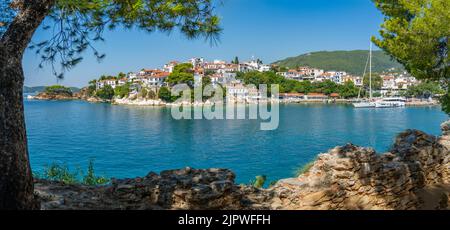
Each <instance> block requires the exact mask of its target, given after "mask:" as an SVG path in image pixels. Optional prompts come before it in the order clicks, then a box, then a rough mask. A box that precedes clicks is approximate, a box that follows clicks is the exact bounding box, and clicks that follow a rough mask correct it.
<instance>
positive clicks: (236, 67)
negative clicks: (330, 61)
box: [95, 58, 420, 102]
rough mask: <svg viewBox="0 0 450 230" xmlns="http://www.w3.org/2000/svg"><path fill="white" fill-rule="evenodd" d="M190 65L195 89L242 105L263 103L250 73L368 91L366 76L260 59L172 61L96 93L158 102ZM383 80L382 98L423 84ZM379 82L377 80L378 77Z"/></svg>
mask: <svg viewBox="0 0 450 230" xmlns="http://www.w3.org/2000/svg"><path fill="white" fill-rule="evenodd" d="M180 64H190V68H191V69H190V73H191V74H193V76H194V77H193V79H194V82H193V86H199V85H200V84H201V82H202V81H204V79H205V78H207V79H208V82H210V84H211V85H212V86H213V87H217V86H219V85H220V86H222V87H224V88H225V89H226V93H227V95H228V100H232V101H238V102H249V101H255V100H258V99H261V97H262V95H259V92H258V90H257V89H256V88H255V87H254V86H253V87H252V86H249V85H246V84H245V82H244V81H243V80H242V79H239V78H238V75H239V74H240V73H241V74H245V73H250V72H258V73H265V72H269V71H272V72H274V71H275V72H276V74H277V75H278V76H282V77H283V78H284V79H287V80H293V81H298V82H311V83H321V82H333V83H335V84H336V85H344V84H345V83H349V82H351V83H352V84H353V85H354V87H356V88H358V89H362V88H364V81H365V80H364V78H363V76H357V75H353V74H350V73H347V72H344V71H325V70H323V69H318V68H312V67H308V66H303V67H298V68H295V69H285V70H283V68H278V66H275V65H268V64H264V63H263V62H262V61H261V60H260V59H255V58H252V59H251V60H250V61H246V62H239V60H238V59H237V58H236V59H235V60H233V61H232V62H226V61H223V60H213V61H207V60H205V59H204V58H192V59H190V60H188V61H186V62H179V61H171V62H169V63H167V64H165V65H164V66H162V67H161V68H157V69H141V70H140V71H137V72H129V73H127V74H119V76H118V77H102V78H101V79H99V80H97V81H96V82H95V88H96V90H101V89H103V88H104V87H105V86H110V87H111V88H112V89H116V88H117V87H121V86H124V85H128V86H129V88H130V91H129V95H124V96H130V97H133V95H138V94H139V92H141V90H142V89H145V91H146V92H149V91H151V92H153V93H152V95H154V96H153V97H154V98H150V99H155V97H157V96H156V95H158V92H159V91H160V89H161V88H162V87H167V88H170V87H171V85H170V84H168V82H167V81H166V80H167V78H168V77H169V76H171V74H172V73H173V72H174V69H175V68H176V66H177V65H180ZM377 77H378V78H379V79H380V81H381V82H380V83H379V84H380V85H379V88H378V89H376V93H377V95H378V96H398V95H402V94H403V93H404V92H405V91H406V90H408V89H409V88H410V87H412V86H415V85H417V84H419V83H420V82H419V81H418V80H416V79H415V78H414V77H412V76H410V75H409V74H408V73H406V72H395V71H393V70H392V71H386V72H384V73H380V74H377ZM374 78H375V77H374ZM341 98H343V96H342V95H340V94H339V93H338V92H331V93H329V94H326V93H323V92H308V93H298V92H281V93H280V99H283V100H285V101H292V100H310V101H312V100H319V101H322V100H328V99H334V100H336V99H341Z"/></svg>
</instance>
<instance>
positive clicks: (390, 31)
mask: <svg viewBox="0 0 450 230" xmlns="http://www.w3.org/2000/svg"><path fill="white" fill-rule="evenodd" d="M374 2H375V5H376V6H377V7H378V9H379V10H380V11H381V12H382V13H383V14H384V16H385V18H384V23H383V24H382V25H381V30H380V37H379V38H378V37H373V38H372V41H373V42H374V43H375V44H376V45H377V46H379V47H380V48H382V49H383V50H384V51H385V52H387V53H388V54H389V55H391V56H392V57H393V58H395V60H397V61H398V62H399V63H401V64H402V65H403V66H404V67H405V69H406V70H407V71H408V72H409V73H411V74H412V75H413V76H414V77H416V78H418V79H421V80H431V81H435V82H439V83H440V84H441V85H442V86H443V88H444V89H447V90H446V93H445V94H444V95H443V96H442V97H441V104H442V108H443V110H444V111H445V112H446V113H450V88H449V83H450V56H449V55H448V45H449V36H450V31H449V25H450V11H449V10H448V9H449V8H450V1H448V0H427V1H423V0H408V1H407V0H399V1H391V0H374Z"/></svg>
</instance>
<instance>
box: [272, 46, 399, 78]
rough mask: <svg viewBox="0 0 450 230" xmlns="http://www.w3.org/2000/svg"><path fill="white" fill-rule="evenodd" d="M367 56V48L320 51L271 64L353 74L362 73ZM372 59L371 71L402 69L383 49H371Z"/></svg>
mask: <svg viewBox="0 0 450 230" xmlns="http://www.w3.org/2000/svg"><path fill="white" fill-rule="evenodd" d="M368 56H369V51H368V50H353V51H320V52H312V53H307V54H302V55H300V56H297V57H290V58H286V59H284V60H280V61H276V62H274V63H273V64H277V65H279V66H283V67H288V68H296V67H301V66H309V67H313V68H319V69H324V70H325V71H331V70H335V71H345V72H348V73H351V74H355V75H362V74H363V73H364V67H365V66H366V62H367V58H368ZM372 59H373V60H372V71H373V72H383V71H388V70H389V69H392V68H394V69H396V70H398V71H403V70H404V69H403V66H402V65H401V64H400V63H398V62H397V61H395V60H392V58H391V57H390V56H389V55H387V54H386V53H384V51H373V54H372Z"/></svg>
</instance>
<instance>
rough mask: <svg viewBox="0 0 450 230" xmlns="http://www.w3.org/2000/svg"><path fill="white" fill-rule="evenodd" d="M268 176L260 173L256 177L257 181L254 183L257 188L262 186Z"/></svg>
mask: <svg viewBox="0 0 450 230" xmlns="http://www.w3.org/2000/svg"><path fill="white" fill-rule="evenodd" d="M266 180H267V177H266V176H265V175H260V176H256V177H255V181H254V182H253V183H252V184H253V186H254V187H255V188H262V187H264V184H265V183H266Z"/></svg>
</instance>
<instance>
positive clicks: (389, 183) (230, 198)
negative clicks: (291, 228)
mask: <svg viewBox="0 0 450 230" xmlns="http://www.w3.org/2000/svg"><path fill="white" fill-rule="evenodd" d="M442 130H443V135H442V136H441V137H439V138H437V137H434V136H430V135H427V134H425V133H423V132H421V131H417V130H408V131H405V132H404V133H401V134H400V135H399V136H398V137H397V138H396V141H395V143H394V145H393V147H392V149H391V151H390V152H388V153H385V154H377V153H376V152H375V151H374V150H373V149H370V148H362V147H357V146H354V145H351V144H348V145H346V146H343V147H337V148H335V149H332V150H330V151H329V152H328V153H325V154H320V155H319V156H318V157H317V160H316V161H315V162H314V164H313V165H312V167H311V168H310V169H309V170H308V171H307V172H306V173H305V174H303V175H301V176H300V177H298V178H291V179H284V180H281V181H279V182H278V183H277V184H276V185H275V186H273V187H271V188H270V189H256V188H253V187H250V186H238V185H236V184H235V181H234V178H235V175H234V174H233V173H232V172H231V171H229V170H226V169H208V170H196V169H191V168H186V169H182V170H172V171H164V172H162V173H161V174H156V173H150V174H149V175H147V176H146V177H143V178H134V179H124V180H113V181H112V183H111V185H108V186H101V187H92V186H83V185H65V184H62V183H60V182H51V181H45V180H37V181H36V183H35V188H36V189H35V190H36V194H37V195H38V196H39V197H40V199H41V204H42V209H193V210H197V209H202V210H205V209H233V210H236V209H289V210H310V209H325V210H329V209H351V210H355V209H364V210H367V209H400V210H405V209H406V210H407V209H421V208H424V207H425V208H427V209H447V208H449V193H450V152H449V149H450V122H447V123H445V124H443V125H442ZM430 197H431V198H430Z"/></svg>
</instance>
